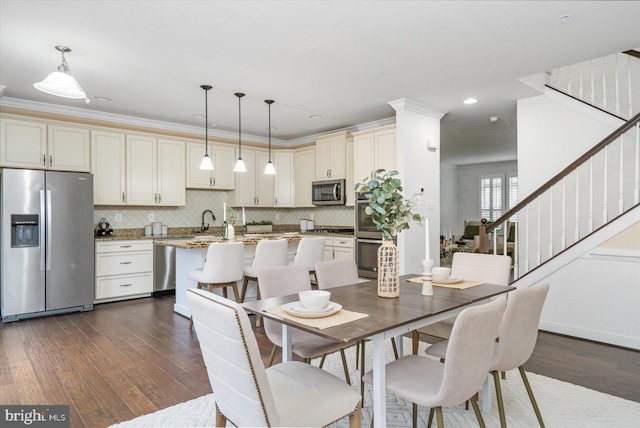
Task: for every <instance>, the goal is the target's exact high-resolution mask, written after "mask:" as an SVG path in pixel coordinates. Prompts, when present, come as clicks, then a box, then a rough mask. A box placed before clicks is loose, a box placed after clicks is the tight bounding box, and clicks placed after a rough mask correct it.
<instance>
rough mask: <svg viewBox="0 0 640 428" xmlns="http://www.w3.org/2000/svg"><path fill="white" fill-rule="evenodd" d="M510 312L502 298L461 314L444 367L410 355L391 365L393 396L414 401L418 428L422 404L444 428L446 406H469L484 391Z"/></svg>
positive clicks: (388, 375)
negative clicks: (505, 317) (502, 322)
mask: <svg viewBox="0 0 640 428" xmlns="http://www.w3.org/2000/svg"><path fill="white" fill-rule="evenodd" d="M504 309H505V298H504V297H501V298H499V299H497V300H495V301H493V302H491V303H487V304H484V305H479V306H474V307H471V308H467V309H465V310H463V311H462V312H460V315H458V317H457V318H456V320H455V323H454V325H453V329H452V330H451V337H450V339H449V348H448V355H447V359H446V360H445V361H444V363H442V362H440V361H437V360H434V359H431V358H428V357H423V356H419V355H407V356H404V357H402V358H400V359H399V360H395V361H392V362H391V363H389V364H387V365H386V389H387V392H390V393H392V394H395V395H397V396H399V397H402V398H404V399H406V400H409V401H411V403H413V427H414V428H415V427H416V424H417V415H418V412H417V410H418V405H420V406H427V407H430V408H431V410H430V412H429V421H432V420H433V413H434V410H435V413H436V417H437V421H438V428H443V427H444V421H443V418H442V407H451V406H456V405H458V404H460V403H463V402H465V401H466V400H469V399H471V398H472V397H473V395H474V394H475V393H476V392H478V391H479V390H480V388H482V384H483V383H484V380H485V379H486V377H487V370H488V369H489V365H490V364H491V358H492V355H493V352H494V347H495V343H496V337H497V334H498V327H499V326H500V320H501V319H502V314H503V313H504ZM364 381H365V382H366V383H367V384H369V385H371V384H372V383H373V375H372V372H369V373H367V374H366V375H364ZM471 403H472V405H473V410H474V411H475V414H476V418H477V419H478V422H479V423H480V426H481V427H484V421H483V419H482V414H481V413H480V409H479V408H478V403H477V402H476V400H475V399H472V400H471ZM429 425H430V424H429Z"/></svg>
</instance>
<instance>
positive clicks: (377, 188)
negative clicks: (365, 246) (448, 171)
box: [355, 169, 423, 297]
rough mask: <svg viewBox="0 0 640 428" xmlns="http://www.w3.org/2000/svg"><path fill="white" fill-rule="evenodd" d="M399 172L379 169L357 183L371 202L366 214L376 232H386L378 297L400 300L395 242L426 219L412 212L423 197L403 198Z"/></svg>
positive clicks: (382, 248)
mask: <svg viewBox="0 0 640 428" xmlns="http://www.w3.org/2000/svg"><path fill="white" fill-rule="evenodd" d="M397 175H398V171H389V172H387V171H385V170H384V169H378V170H376V171H375V173H374V176H373V177H367V178H365V179H363V180H362V182H361V183H358V184H356V189H355V190H356V192H360V193H361V194H362V195H363V196H364V197H365V198H366V199H367V200H368V201H369V206H368V207H366V209H365V212H366V213H367V214H368V215H370V216H371V219H372V220H373V223H374V224H375V225H376V229H377V230H379V231H380V232H382V237H383V243H382V245H381V246H380V248H379V249H378V295H379V296H381V297H398V296H399V295H400V277H399V271H398V269H399V266H398V248H397V247H396V245H395V243H394V242H393V239H394V238H395V237H396V236H397V235H398V233H400V232H402V231H403V230H405V229H409V223H410V222H411V221H414V222H417V223H418V224H422V220H423V217H422V216H421V215H420V214H416V213H413V212H412V210H413V209H414V208H415V207H417V206H418V205H419V204H420V199H421V198H420V195H418V194H415V195H413V197H411V198H410V199H405V198H404V196H402V190H403V189H402V182H401V180H400V179H399V178H398V177H397Z"/></svg>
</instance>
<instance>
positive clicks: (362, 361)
mask: <svg viewBox="0 0 640 428" xmlns="http://www.w3.org/2000/svg"><path fill="white" fill-rule="evenodd" d="M360 343H361V344H362V350H360V400H361V402H362V405H363V406H364V381H363V380H362V376H363V373H364V370H365V368H366V367H365V366H364V345H365V341H364V340H361V341H360ZM356 346H357V345H356Z"/></svg>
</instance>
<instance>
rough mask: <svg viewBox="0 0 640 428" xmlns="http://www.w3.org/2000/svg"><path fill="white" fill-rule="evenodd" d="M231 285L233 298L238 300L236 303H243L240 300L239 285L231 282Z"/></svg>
mask: <svg viewBox="0 0 640 428" xmlns="http://www.w3.org/2000/svg"><path fill="white" fill-rule="evenodd" d="M229 285H231V287H233V297H234V298H235V299H236V302H238V303H242V300H240V293H238V283H237V282H235V281H233V282H230V283H229Z"/></svg>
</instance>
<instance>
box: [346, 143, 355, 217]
mask: <svg viewBox="0 0 640 428" xmlns="http://www.w3.org/2000/svg"><path fill="white" fill-rule="evenodd" d="M345 159H346V165H347V171H346V176H347V177H346V179H345V187H346V188H345V189H344V192H345V193H344V194H345V200H346V201H345V205H346V206H348V207H353V206H355V197H356V191H355V189H354V188H355V183H354V177H353V172H354V163H353V141H349V142H347V147H346V154H345Z"/></svg>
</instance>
